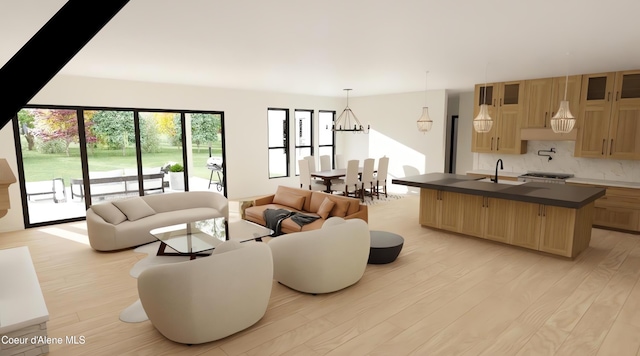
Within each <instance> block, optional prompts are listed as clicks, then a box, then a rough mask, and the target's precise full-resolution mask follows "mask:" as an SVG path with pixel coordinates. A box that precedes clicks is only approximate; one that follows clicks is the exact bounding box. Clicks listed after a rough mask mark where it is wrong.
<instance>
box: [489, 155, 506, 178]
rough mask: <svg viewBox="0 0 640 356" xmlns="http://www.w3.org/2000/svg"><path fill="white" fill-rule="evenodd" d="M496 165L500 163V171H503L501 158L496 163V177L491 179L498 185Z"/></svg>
mask: <svg viewBox="0 0 640 356" xmlns="http://www.w3.org/2000/svg"><path fill="white" fill-rule="evenodd" d="M498 163H500V169H504V166H502V158H500V159H498V161H497V162H496V176H495V178H491V181H492V182H494V183H498Z"/></svg>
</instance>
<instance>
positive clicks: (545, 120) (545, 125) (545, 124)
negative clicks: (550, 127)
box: [544, 111, 549, 127]
mask: <svg viewBox="0 0 640 356" xmlns="http://www.w3.org/2000/svg"><path fill="white" fill-rule="evenodd" d="M547 114H549V113H548V112H546V111H545V112H544V127H547Z"/></svg>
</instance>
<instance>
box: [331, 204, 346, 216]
mask: <svg viewBox="0 0 640 356" xmlns="http://www.w3.org/2000/svg"><path fill="white" fill-rule="evenodd" d="M335 203H336V205H335V206H334V207H333V209H331V214H330V216H338V217H341V218H344V217H345V216H347V210H349V202H348V201H346V200H342V201H341V200H338V201H335Z"/></svg>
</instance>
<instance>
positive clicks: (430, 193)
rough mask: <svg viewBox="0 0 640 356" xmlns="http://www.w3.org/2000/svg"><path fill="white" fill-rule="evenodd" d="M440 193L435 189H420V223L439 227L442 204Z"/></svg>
mask: <svg viewBox="0 0 640 356" xmlns="http://www.w3.org/2000/svg"><path fill="white" fill-rule="evenodd" d="M440 193H442V191H440V190H435V189H420V216H419V218H418V219H419V221H420V225H423V226H430V227H435V228H440V217H441V216H442V213H441V210H442V204H440Z"/></svg>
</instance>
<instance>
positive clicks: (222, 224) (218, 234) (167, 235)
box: [150, 218, 273, 260]
mask: <svg viewBox="0 0 640 356" xmlns="http://www.w3.org/2000/svg"><path fill="white" fill-rule="evenodd" d="M150 233H151V235H153V236H154V237H155V238H156V239H158V240H159V241H160V247H158V253H157V254H156V255H158V256H190V257H191V259H192V260H193V259H195V258H196V256H209V255H210V253H211V252H210V251H211V250H213V249H215V248H216V246H218V245H219V244H221V243H222V242H223V241H225V240H233V241H239V242H246V241H252V240H254V241H262V238H263V237H265V236H269V235H271V234H273V230H271V229H268V228H266V227H264V226H261V225H258V224H254V223H252V222H250V221H247V220H239V221H233V222H227V221H226V219H225V218H213V219H207V220H199V221H194V222H189V223H182V224H176V225H170V226H165V227H160V228H157V229H153V230H151V231H150ZM167 246H168V247H169V248H170V249H171V250H173V251H175V252H167V251H166V248H167Z"/></svg>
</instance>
